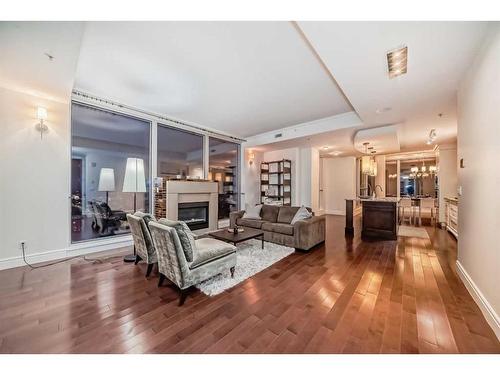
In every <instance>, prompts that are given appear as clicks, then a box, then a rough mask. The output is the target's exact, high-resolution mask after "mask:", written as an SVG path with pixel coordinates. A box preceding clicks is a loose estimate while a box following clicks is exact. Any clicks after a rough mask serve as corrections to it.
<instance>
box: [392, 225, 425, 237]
mask: <svg viewBox="0 0 500 375" xmlns="http://www.w3.org/2000/svg"><path fill="white" fill-rule="evenodd" d="M398 236H403V237H417V238H425V239H426V240H429V239H430V238H429V234H428V233H427V231H426V230H425V229H424V228H420V227H410V226H408V225H400V226H399V230H398Z"/></svg>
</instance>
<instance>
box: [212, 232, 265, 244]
mask: <svg viewBox="0 0 500 375" xmlns="http://www.w3.org/2000/svg"><path fill="white" fill-rule="evenodd" d="M209 235H210V236H211V237H213V238H216V239H218V240H221V241H225V242H232V243H233V244H234V246H236V244H238V243H240V242H243V241H247V240H250V239H252V238H258V237H260V238H261V239H262V248H264V232H263V231H261V230H260V229H254V228H245V229H244V231H243V232H238V234H234V233H233V232H228V231H227V229H221V230H218V231H217V232H212V233H209Z"/></svg>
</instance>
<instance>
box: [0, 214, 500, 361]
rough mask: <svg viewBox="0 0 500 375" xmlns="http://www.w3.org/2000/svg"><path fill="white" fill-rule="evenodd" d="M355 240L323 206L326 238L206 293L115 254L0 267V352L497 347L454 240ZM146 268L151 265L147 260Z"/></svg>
mask: <svg viewBox="0 0 500 375" xmlns="http://www.w3.org/2000/svg"><path fill="white" fill-rule="evenodd" d="M426 229H427V231H428V233H429V235H430V238H431V240H430V241H429V240H426V239H421V238H408V237H400V238H399V240H398V241H382V242H362V241H361V240H360V238H359V218H358V221H357V222H356V236H355V237H354V239H352V240H346V239H345V238H344V233H343V232H344V218H343V217H335V216H329V217H328V218H327V240H326V245H325V246H321V247H318V248H316V249H314V250H313V251H311V252H310V253H294V254H292V255H291V256H289V257H287V258H285V259H283V260H281V261H280V262H278V263H276V264H275V265H274V266H272V267H270V268H268V269H266V270H264V271H262V272H261V273H259V274H257V275H255V276H254V277H253V278H251V279H248V280H246V281H245V282H243V283H241V284H240V285H237V286H236V287H234V288H233V289H231V290H229V291H226V292H225V293H222V294H220V295H218V296H216V297H207V296H205V295H203V294H202V293H200V292H199V291H197V290H195V291H193V292H192V293H191V294H190V296H189V297H188V299H187V300H186V303H185V305H184V306H181V307H179V306H177V297H178V295H177V292H176V291H175V290H174V289H172V288H170V287H169V286H164V287H161V288H157V281H158V279H157V277H156V276H152V277H150V278H149V279H146V278H145V276H144V275H145V271H146V265H145V264H139V265H138V266H134V265H133V264H130V263H128V264H127V263H123V261H122V258H121V257H113V258H110V259H107V260H105V261H104V262H103V263H101V264H93V263H89V262H86V261H84V260H81V259H77V260H73V261H71V262H68V263H65V264H59V265H55V266H52V267H48V268H44V269H38V270H30V269H28V268H26V267H23V268H17V269H11V270H5V271H1V272H0V352H1V353H184V352H185V353H500V344H499V342H498V340H497V339H496V337H495V335H494V334H493V331H492V330H491V329H490V327H489V326H488V325H487V323H486V321H485V319H484V318H483V316H482V315H481V312H480V310H479V308H478V307H477V306H476V305H475V303H474V301H473V300H472V298H471V297H470V295H469V294H468V292H467V290H466V289H465V287H464V285H463V284H462V282H461V281H460V279H459V278H458V276H457V274H456V272H455V260H456V241H455V240H454V239H453V238H452V237H451V235H449V234H448V233H446V232H445V231H443V230H435V229H434V228H432V227H427V228H426ZM153 274H154V272H153Z"/></svg>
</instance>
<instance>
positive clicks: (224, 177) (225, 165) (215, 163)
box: [208, 137, 240, 227]
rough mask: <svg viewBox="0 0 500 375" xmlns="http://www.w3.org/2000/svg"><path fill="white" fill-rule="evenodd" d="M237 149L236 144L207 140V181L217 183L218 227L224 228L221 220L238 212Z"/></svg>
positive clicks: (224, 224) (213, 139) (216, 139)
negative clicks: (233, 212) (231, 213)
mask: <svg viewBox="0 0 500 375" xmlns="http://www.w3.org/2000/svg"><path fill="white" fill-rule="evenodd" d="M239 149H240V146H239V144H237V143H233V142H228V141H224V140H221V139H218V138H212V137H210V139H209V173H208V179H209V180H211V181H217V182H218V183H219V227H222V226H226V224H227V223H224V222H223V220H226V221H227V219H228V218H229V213H230V212H232V211H237V210H238V200H239V199H238V191H239V179H238V177H239V160H240V159H239Z"/></svg>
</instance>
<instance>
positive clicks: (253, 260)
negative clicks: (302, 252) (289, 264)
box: [196, 240, 295, 296]
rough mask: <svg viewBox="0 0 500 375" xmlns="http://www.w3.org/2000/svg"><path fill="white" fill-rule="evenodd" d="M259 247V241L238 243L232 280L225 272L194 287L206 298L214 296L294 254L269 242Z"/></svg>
mask: <svg viewBox="0 0 500 375" xmlns="http://www.w3.org/2000/svg"><path fill="white" fill-rule="evenodd" d="M261 246H262V242H261V240H248V241H245V242H241V243H239V244H238V245H237V246H236V247H237V248H238V250H237V251H236V269H235V272H234V278H232V277H231V272H230V271H229V270H227V271H226V272H224V273H222V274H220V275H217V276H214V277H212V278H211V279H208V280H205V281H203V282H202V283H200V284H198V285H196V287H197V288H198V289H199V290H201V291H202V292H203V293H205V294H206V295H208V296H215V295H217V294H219V293H222V292H223V291H225V290H226V289H229V288H232V287H233V286H235V285H236V284H239V283H241V282H242V281H244V280H246V279H248V278H250V277H252V276H253V275H255V274H256V273H259V272H260V271H262V270H263V269H266V268H267V267H269V266H271V265H273V264H274V263H276V262H277V261H279V260H281V259H283V258H285V257H287V256H288V255H290V254H292V253H293V252H295V249H294V248H292V247H286V246H281V245H277V244H274V243H271V242H264V249H262V248H261Z"/></svg>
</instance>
